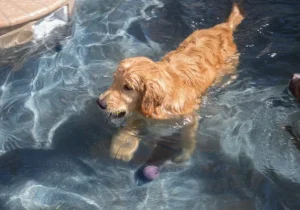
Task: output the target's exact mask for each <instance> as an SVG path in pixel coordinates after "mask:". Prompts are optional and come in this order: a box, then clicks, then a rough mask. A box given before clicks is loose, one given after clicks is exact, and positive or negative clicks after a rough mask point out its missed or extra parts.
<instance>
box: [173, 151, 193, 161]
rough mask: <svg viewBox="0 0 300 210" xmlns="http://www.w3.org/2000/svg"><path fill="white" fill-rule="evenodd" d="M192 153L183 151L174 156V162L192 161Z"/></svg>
mask: <svg viewBox="0 0 300 210" xmlns="http://www.w3.org/2000/svg"><path fill="white" fill-rule="evenodd" d="M191 156H192V153H191V152H190V151H189V150H186V149H183V150H182V151H181V152H180V153H178V154H177V155H175V156H174V158H173V161H174V162H176V163H182V162H185V161H188V160H189V159H191Z"/></svg>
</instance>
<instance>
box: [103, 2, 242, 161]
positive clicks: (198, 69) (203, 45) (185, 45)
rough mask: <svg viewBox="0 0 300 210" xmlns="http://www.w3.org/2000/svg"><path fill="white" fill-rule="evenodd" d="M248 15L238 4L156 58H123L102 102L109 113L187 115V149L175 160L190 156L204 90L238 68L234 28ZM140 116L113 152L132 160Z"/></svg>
mask: <svg viewBox="0 0 300 210" xmlns="http://www.w3.org/2000/svg"><path fill="white" fill-rule="evenodd" d="M243 19H244V17H243V14H242V13H241V11H240V9H239V7H238V6H237V5H236V4H235V5H234V6H233V8H232V12H231V14H230V16H229V18H228V20H227V21H226V22H224V23H221V24H218V25H216V26H214V27H213V28H209V29H202V30H197V31H195V32H194V33H192V34H191V35H190V36H189V37H188V38H186V39H185V40H184V41H183V42H182V43H181V44H180V45H179V47H178V48H177V49H176V50H174V51H171V52H169V53H168V54H167V55H165V56H164V57H163V58H162V59H161V61H158V62H154V61H152V60H150V59H148V58H146V57H135V58H128V59H125V60H123V61H122V62H121V63H120V64H119V67H118V69H117V71H116V72H115V74H114V82H113V84H112V86H111V87H110V88H109V90H107V91H106V92H105V93H104V94H102V95H101V96H100V97H99V100H104V101H105V103H106V104H107V109H106V111H107V112H108V113H111V114H115V115H117V114H118V113H120V112H124V113H125V112H126V115H128V114H131V113H134V114H135V115H136V116H138V115H139V116H143V117H144V118H147V119H152V120H170V119H174V118H186V117H187V118H188V119H189V122H190V123H189V124H188V125H186V126H184V128H183V131H182V138H183V139H182V147H183V152H182V154H180V155H179V156H178V157H177V158H176V161H184V160H187V159H189V158H190V155H191V154H192V152H193V150H194V148H195V133H196V131H197V127H198V118H197V116H196V114H195V110H197V109H198V108H199V103H200V99H201V96H202V94H203V93H204V92H205V91H206V90H207V88H208V87H209V86H211V85H212V84H213V83H214V81H215V80H216V79H217V78H218V77H219V76H220V75H224V74H226V73H229V72H232V70H234V69H235V67H236V65H237V61H238V55H237V48H236V45H235V43H234V41H233V32H234V30H235V28H236V26H237V25H239V24H240V23H241V21H242V20H243ZM139 121H140V119H139V118H137V117H130V119H128V122H127V125H126V126H125V128H122V129H121V130H120V131H119V132H118V134H116V136H115V137H114V138H113V141H112V145H111V155H112V156H113V157H116V158H118V159H123V160H125V161H129V160H130V159H131V158H132V157H133V154H134V152H135V150H136V149H137V148H138V144H139V141H140V139H139V138H138V130H139V125H140V123H139Z"/></svg>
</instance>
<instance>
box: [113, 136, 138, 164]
mask: <svg viewBox="0 0 300 210" xmlns="http://www.w3.org/2000/svg"><path fill="white" fill-rule="evenodd" d="M138 146H139V140H138V138H136V137H129V138H123V139H114V140H113V141H112V144H111V147H110V155H111V157H113V158H116V159H119V160H124V161H126V162H128V161H130V160H131V159H132V158H133V155H134V153H135V151H136V150H137V148H138Z"/></svg>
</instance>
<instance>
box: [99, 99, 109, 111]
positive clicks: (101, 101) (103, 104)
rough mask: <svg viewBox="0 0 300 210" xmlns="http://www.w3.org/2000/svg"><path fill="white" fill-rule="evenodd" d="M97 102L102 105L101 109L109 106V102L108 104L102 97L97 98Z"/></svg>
mask: <svg viewBox="0 0 300 210" xmlns="http://www.w3.org/2000/svg"><path fill="white" fill-rule="evenodd" d="M97 104H98V105H99V106H100V108H101V109H103V110H105V109H106V108H107V104H106V102H105V101H104V100H103V99H102V100H100V99H98V100H97Z"/></svg>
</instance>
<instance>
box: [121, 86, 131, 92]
mask: <svg viewBox="0 0 300 210" xmlns="http://www.w3.org/2000/svg"><path fill="white" fill-rule="evenodd" d="M123 89H124V90H127V91H130V90H133V88H132V87H130V86H129V85H124V86H123Z"/></svg>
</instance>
